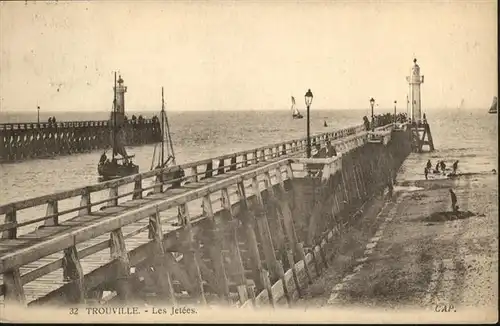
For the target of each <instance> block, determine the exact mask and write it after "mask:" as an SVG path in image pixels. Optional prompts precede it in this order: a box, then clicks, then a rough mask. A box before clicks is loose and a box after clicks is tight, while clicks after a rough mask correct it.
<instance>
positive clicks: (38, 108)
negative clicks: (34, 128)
mask: <svg viewBox="0 0 500 326" xmlns="http://www.w3.org/2000/svg"><path fill="white" fill-rule="evenodd" d="M37 111H38V124H40V106H37Z"/></svg>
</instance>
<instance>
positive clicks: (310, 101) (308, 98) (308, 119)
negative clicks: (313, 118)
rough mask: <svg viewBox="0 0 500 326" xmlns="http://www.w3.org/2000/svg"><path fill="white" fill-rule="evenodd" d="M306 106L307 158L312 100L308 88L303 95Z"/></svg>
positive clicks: (309, 153) (309, 152) (308, 156)
mask: <svg viewBox="0 0 500 326" xmlns="http://www.w3.org/2000/svg"><path fill="white" fill-rule="evenodd" d="M304 98H305V101H306V106H307V158H310V157H311V124H310V118H309V109H310V107H311V103H312V100H313V93H312V92H311V90H310V89H308V90H307V92H306V95H304Z"/></svg>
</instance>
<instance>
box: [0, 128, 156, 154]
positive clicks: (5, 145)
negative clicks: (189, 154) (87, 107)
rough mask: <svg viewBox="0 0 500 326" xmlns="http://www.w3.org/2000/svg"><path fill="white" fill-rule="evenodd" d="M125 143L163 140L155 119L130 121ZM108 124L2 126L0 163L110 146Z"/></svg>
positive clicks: (141, 143)
mask: <svg viewBox="0 0 500 326" xmlns="http://www.w3.org/2000/svg"><path fill="white" fill-rule="evenodd" d="M124 130H125V134H126V136H127V139H126V143H127V144H128V145H131V146H133V145H143V144H152V143H157V142H159V141H160V139H161V130H160V124H159V122H158V120H156V119H143V120H140V121H139V120H127V121H126V122H125V124H124ZM110 134H111V126H110V122H109V121H107V120H106V121H64V122H55V123H2V124H0V162H17V161H23V160H28V159H35V158H45V157H53V156H60V155H69V154H73V153H83V152H88V151H92V150H96V149H105V148H109V147H111V137H110Z"/></svg>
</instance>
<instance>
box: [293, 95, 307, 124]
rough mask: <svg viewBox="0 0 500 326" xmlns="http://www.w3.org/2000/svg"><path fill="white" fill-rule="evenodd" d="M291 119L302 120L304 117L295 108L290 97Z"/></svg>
mask: <svg viewBox="0 0 500 326" xmlns="http://www.w3.org/2000/svg"><path fill="white" fill-rule="evenodd" d="M292 118H293V119H302V118H304V116H303V115H302V114H301V113H300V111H299V109H297V108H296V107H295V98H294V97H293V96H292Z"/></svg>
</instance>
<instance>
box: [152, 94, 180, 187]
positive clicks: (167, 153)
mask: <svg viewBox="0 0 500 326" xmlns="http://www.w3.org/2000/svg"><path fill="white" fill-rule="evenodd" d="M160 119H161V124H160V125H161V131H162V137H161V143H160V144H161V148H160V153H158V154H157V150H156V148H157V144H156V145H155V147H154V150H153V157H152V159H151V168H150V169H151V170H156V169H165V168H167V169H168V172H167V173H165V179H164V182H165V181H169V180H176V182H174V183H172V186H173V187H176V186H180V184H181V180H179V179H181V178H183V177H184V170H183V169H182V168H181V167H180V166H178V165H177V162H176V161H175V154H174V146H173V142H172V137H171V135H170V126H169V123H168V117H167V113H166V112H165V100H164V97H163V87H162V88H161V112H160ZM165 147H166V149H165ZM155 162H156V164H155Z"/></svg>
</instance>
